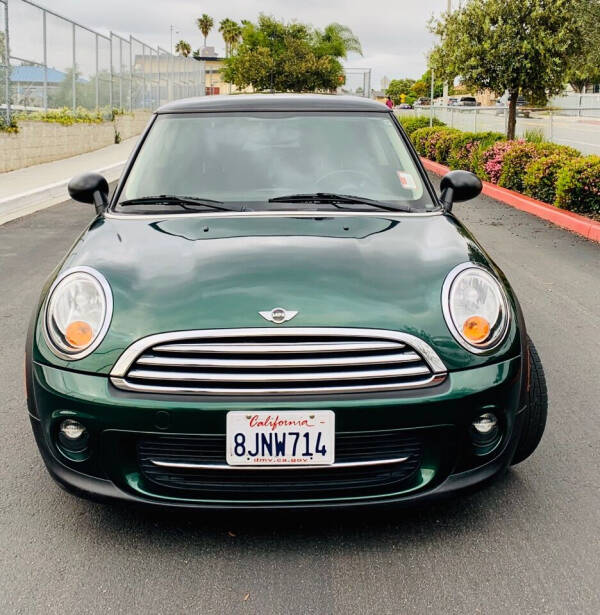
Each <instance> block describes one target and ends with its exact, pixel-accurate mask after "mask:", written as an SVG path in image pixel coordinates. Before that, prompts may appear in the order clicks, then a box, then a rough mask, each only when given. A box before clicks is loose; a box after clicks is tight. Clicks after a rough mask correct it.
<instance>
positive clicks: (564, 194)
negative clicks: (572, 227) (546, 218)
mask: <svg viewBox="0 0 600 615" xmlns="http://www.w3.org/2000/svg"><path fill="white" fill-rule="evenodd" d="M554 204H555V205H556V206H557V207H562V208H563V209H568V210H569V211H574V212H577V213H582V214H588V215H589V214H591V215H592V216H595V217H597V218H599V219H600V156H585V157H581V158H572V159H571V160H570V161H569V162H567V164H566V165H565V166H564V167H563V168H562V169H561V170H560V171H559V173H558V178H557V182H556V200H555V202H554Z"/></svg>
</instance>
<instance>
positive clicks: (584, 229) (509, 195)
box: [421, 158, 600, 242]
mask: <svg viewBox="0 0 600 615" xmlns="http://www.w3.org/2000/svg"><path fill="white" fill-rule="evenodd" d="M421 162H422V163H423V166H424V167H425V169H426V170H427V171H430V172H431V173H435V174H436V175H445V174H446V173H448V172H449V171H450V169H449V168H448V167H447V166H445V165H443V164H440V163H439V162H433V161H432V160H428V159H427V158H421ZM482 183H483V194H485V195H486V196H489V197H491V198H492V199H495V200H496V201H500V202H501V203H504V204H505V205H510V206H511V207H514V208H515V209H520V210H521V211H525V212H527V213H528V214H532V215H534V216H537V217H538V218H542V219H543V220H548V222H552V224H555V225H556V226H560V227H561V228H564V229H567V230H569V231H573V232H574V233H577V234H578V235H581V236H582V237H585V238H586V239H590V240H591V241H597V242H600V222H596V221H595V220H590V219H589V218H586V217H585V216H580V215H579V214H574V213H573V212H571V211H565V210H564V209H558V207H554V205H549V204H548V203H542V201H537V200H536V199H532V198H531V197H528V196H525V195H524V194H520V193H518V192H514V191H513V190H507V189H506V188H501V187H500V186H496V184H491V183H489V182H485V181H484V182H482Z"/></svg>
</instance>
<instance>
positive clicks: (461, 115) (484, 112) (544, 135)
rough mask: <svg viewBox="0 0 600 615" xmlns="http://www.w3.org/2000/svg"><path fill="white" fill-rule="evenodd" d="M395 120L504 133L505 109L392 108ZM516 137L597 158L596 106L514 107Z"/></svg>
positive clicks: (599, 124)
mask: <svg viewBox="0 0 600 615" xmlns="http://www.w3.org/2000/svg"><path fill="white" fill-rule="evenodd" d="M396 113H397V115H398V116H399V117H407V116H408V117H411V116H425V117H428V118H429V117H435V118H437V119H439V120H441V121H442V122H444V123H445V124H446V125H448V126H450V127H452V128H457V129H459V130H463V131H466V132H483V131H493V132H501V133H506V129H507V126H508V108H507V107H505V106H496V107H458V106H438V105H434V106H433V108H432V107H429V106H423V107H415V108H414V109H407V110H404V109H396ZM516 136H517V138H528V139H530V140H537V139H542V140H544V141H550V142H552V143H558V144H560V145H569V146H571V147H574V148H575V149H577V150H579V151H580V152H581V153H583V154H599V155H600V106H597V107H593V106H585V107H581V106H577V107H563V108H556V107H551V108H545V109H540V108H528V107H518V108H517V125H516Z"/></svg>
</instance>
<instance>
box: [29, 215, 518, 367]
mask: <svg viewBox="0 0 600 615" xmlns="http://www.w3.org/2000/svg"><path fill="white" fill-rule="evenodd" d="M468 261H472V262H478V263H481V264H484V265H487V266H490V267H492V268H493V265H492V264H490V263H489V260H488V258H487V256H486V255H485V254H484V253H483V251H482V250H481V248H480V247H479V246H478V244H477V243H476V242H475V241H474V240H473V238H472V237H471V236H470V234H469V233H468V232H467V231H466V230H465V229H464V228H463V227H462V226H461V225H460V223H458V221H457V220H456V219H455V218H453V217H452V216H448V215H409V216H397V217H394V216H390V217H386V216H385V215H368V214H367V215H353V214H351V215H336V214H331V215H329V213H327V214H325V213H322V212H320V213H319V215H318V216H314V215H311V216H306V215H290V214H286V215H270V216H255V215H244V214H242V215H239V216H230V215H229V216H228V215H225V216H219V215H215V216H214V217H213V216H211V217H208V216H183V215H182V216H171V217H165V218H164V219H147V218H144V217H135V218H133V217H132V218H131V219H126V218H125V217H124V216H123V217H120V218H116V217H106V218H99V219H97V220H95V221H94V222H93V223H92V225H91V226H90V228H89V229H88V230H87V232H85V233H84V234H83V235H82V236H81V238H80V239H79V241H78V242H77V243H76V244H75V246H74V248H73V249H72V251H71V253H70V254H69V255H68V256H67V258H66V259H65V261H64V263H63V265H62V267H61V268H60V270H59V272H61V271H65V270H66V269H69V268H71V267H75V266H82V265H85V266H88V267H93V268H95V269H97V270H98V271H100V272H101V273H102V274H103V275H104V276H105V278H106V279H107V281H108V283H109V284H110V286H111V289H112V293H113V300H114V310H113V317H112V321H111V324H110V328H109V331H108V333H107V335H106V337H105V339H104V341H103V342H102V343H101V344H100V346H99V347H98V348H97V349H96V351H94V352H93V353H92V354H91V355H90V356H88V357H86V358H84V359H81V360H79V361H77V362H66V361H63V360H60V359H57V358H56V357H55V356H54V355H53V354H52V353H50V351H49V350H48V349H47V348H46V346H45V344H44V342H43V340H42V339H41V336H40V335H38V336H37V341H38V343H37V352H38V356H37V358H38V360H41V361H43V362H49V363H52V364H55V365H62V366H65V367H70V368H72V369H77V370H79V371H92V372H101V373H108V372H109V371H110V369H111V367H112V365H114V363H115V361H116V360H117V358H118V357H119V356H120V354H121V353H122V352H123V350H124V349H125V348H127V346H129V345H130V344H132V343H133V342H134V341H136V340H138V339H140V338H142V337H145V336H147V335H152V334H155V333H161V332H165V331H178V330H192V329H218V328H238V327H277V326H280V327H281V326H294V327H361V328H377V329H392V330H398V331H404V332H406V333H411V334H413V335H416V336H418V337H420V338H422V339H423V340H425V341H426V342H428V343H429V344H430V345H431V346H432V347H433V348H434V349H435V350H436V351H437V352H438V354H439V355H440V357H441V358H442V360H443V361H444V362H445V364H446V366H447V367H448V368H449V369H463V368H465V367H468V366H475V365H481V364H484V363H486V362H490V361H491V360H493V359H494V358H495V360H498V358H499V355H504V354H506V353H507V352H509V351H510V350H511V349H510V346H511V340H512V341H514V337H515V335H514V333H515V331H511V335H509V337H508V340H507V342H506V343H505V344H503V347H502V348H500V349H499V350H498V352H497V353H494V355H495V357H485V356H484V357H481V356H475V355H472V354H471V353H468V352H467V351H465V350H464V349H463V348H462V347H460V346H459V345H458V344H457V343H456V342H455V341H454V339H453V338H452V336H451V334H450V332H449V330H448V328H447V326H446V324H445V321H444V318H443V315H442V309H441V300H440V296H441V289H442V284H443V282H444V279H445V277H446V276H447V274H448V273H449V271H450V270H451V269H453V268H454V267H455V266H456V265H458V264H460V263H464V262H468ZM57 273H58V272H57ZM511 303H512V297H511ZM275 307H282V308H284V309H287V310H293V311H297V312H298V314H297V316H296V317H295V318H294V319H293V320H291V321H289V322H288V323H286V324H283V325H275V324H272V323H270V322H267V321H266V320H265V319H264V318H263V317H261V316H260V314H259V312H261V311H265V310H267V311H268V310H271V309H272V308H275ZM38 329H39V327H38Z"/></svg>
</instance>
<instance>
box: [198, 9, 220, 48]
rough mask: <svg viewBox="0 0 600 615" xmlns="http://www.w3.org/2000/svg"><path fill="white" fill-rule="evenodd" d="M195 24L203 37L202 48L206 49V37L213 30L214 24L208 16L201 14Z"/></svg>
mask: <svg viewBox="0 0 600 615" xmlns="http://www.w3.org/2000/svg"><path fill="white" fill-rule="evenodd" d="M196 24H197V26H198V29H199V30H200V32H202V36H203V37H204V47H206V37H207V36H208V33H209V32H210V31H211V30H212V29H213V26H214V25H215V22H214V21H213V18H212V17H211V16H210V15H207V14H206V13H203V14H202V17H198V19H197V20H196Z"/></svg>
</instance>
